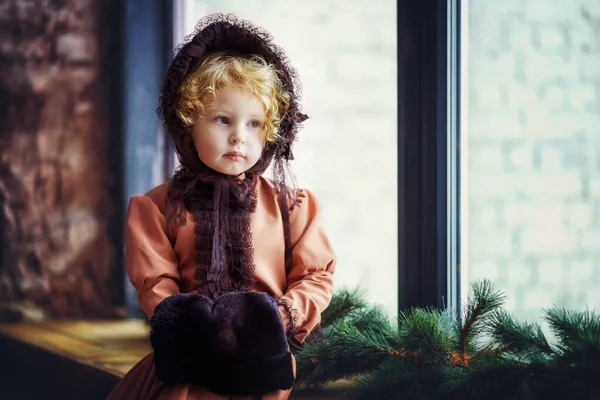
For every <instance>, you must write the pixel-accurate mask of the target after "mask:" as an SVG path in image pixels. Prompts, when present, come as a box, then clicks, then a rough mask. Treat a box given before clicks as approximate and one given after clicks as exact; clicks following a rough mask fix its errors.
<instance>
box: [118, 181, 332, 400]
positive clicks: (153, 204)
mask: <svg viewBox="0 0 600 400" xmlns="http://www.w3.org/2000/svg"><path fill="white" fill-rule="evenodd" d="M166 190H167V184H166V183H165V184H162V185H160V186H158V187H156V188H154V189H152V190H150V191H149V192H148V193H146V194H145V195H143V196H142V195H135V196H133V197H132V198H131V200H130V203H129V208H128V211H127V218H126V221H127V222H126V230H125V241H126V252H125V254H126V255H125V265H126V269H127V274H128V276H129V279H130V281H131V283H132V284H133V286H134V287H135V289H136V291H137V295H138V301H139V304H140V307H141V308H142V310H143V311H144V312H145V313H146V315H147V316H148V318H150V317H151V316H152V314H153V312H154V309H155V308H156V306H157V305H158V303H160V302H161V301H162V300H163V299H165V298H166V297H168V296H171V295H174V294H177V293H190V292H194V291H196V290H198V288H199V286H200V284H201V282H198V280H197V279H196V278H195V273H196V264H195V260H194V237H195V234H194V219H193V216H192V215H191V214H190V213H188V215H187V223H186V224H185V225H183V226H173V227H171V226H169V228H167V225H166V221H165V217H164V213H165V208H166V206H165V205H166ZM256 190H257V194H258V196H257V206H256V211H255V212H254V213H251V214H250V227H251V231H252V243H253V247H254V264H255V279H256V285H255V287H254V291H264V292H267V293H270V294H272V295H274V296H277V297H282V298H283V299H284V301H285V302H286V303H287V304H289V305H290V306H291V307H292V309H293V312H294V315H296V316H298V318H294V321H291V320H290V319H289V318H288V317H287V315H288V313H287V312H286V311H285V310H284V309H283V307H281V306H280V314H281V317H282V320H283V323H284V326H285V327H286V328H290V324H295V325H294V326H293V327H291V328H293V329H292V331H293V332H294V339H296V340H297V341H298V342H300V343H302V342H304V340H305V339H306V337H307V336H308V334H309V333H310V332H311V331H312V330H313V329H314V328H316V327H317V326H318V325H319V323H320V320H321V312H322V311H323V310H324V309H325V308H326V307H327V306H328V304H329V302H330V300H331V297H332V295H333V273H334V269H335V255H334V252H333V250H332V248H331V245H330V243H329V240H328V239H327V236H326V235H325V233H324V231H323V228H322V226H321V221H320V207H319V203H318V202H317V200H316V199H315V197H314V196H313V195H312V193H310V192H309V191H307V190H300V191H299V193H298V199H299V200H300V203H299V205H298V206H296V207H295V208H294V210H293V211H292V212H291V213H290V216H289V218H290V234H291V244H292V264H291V267H290V268H288V270H287V272H286V268H285V262H284V261H285V255H284V253H285V239H284V230H283V220H282V215H281V211H280V209H279V206H278V203H277V193H276V191H275V188H274V186H273V184H272V182H271V181H269V180H267V179H265V178H262V177H261V178H259V179H258V180H257V186H256ZM288 311H289V310H288ZM292 360H293V358H292ZM294 373H295V366H294ZM290 393H291V389H290V390H285V391H277V392H273V393H270V394H267V395H264V396H262V399H264V400H276V399H277V400H284V399H287V398H288V397H289V395H290ZM120 399H128V400H135V399H139V400H150V399H160V400H163V399H169V400H175V399H177V400H184V399H186V400H205V399H211V400H212V399H214V400H224V399H252V396H250V397H239V396H223V395H217V394H214V393H211V392H209V391H207V390H206V389H204V388H202V387H200V386H198V385H187V384H177V385H173V386H165V385H164V384H163V383H162V382H160V381H159V380H158V379H157V377H156V374H155V372H154V359H153V355H152V354H149V355H148V356H146V357H145V358H144V359H142V360H141V361H140V362H139V363H138V364H136V365H135V366H134V367H133V368H132V369H131V370H130V371H129V372H128V373H127V374H126V375H125V376H124V377H123V378H122V379H121V381H120V382H119V383H118V384H117V386H116V387H115V388H114V389H113V391H112V392H111V393H110V395H109V397H108V399H107V400H120Z"/></svg>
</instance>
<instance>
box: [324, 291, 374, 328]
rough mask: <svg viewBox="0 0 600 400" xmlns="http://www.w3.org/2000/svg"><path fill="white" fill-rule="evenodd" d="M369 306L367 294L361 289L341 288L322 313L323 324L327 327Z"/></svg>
mask: <svg viewBox="0 0 600 400" xmlns="http://www.w3.org/2000/svg"><path fill="white" fill-rule="evenodd" d="M367 306H368V304H367V301H366V300H365V294H364V293H363V292H361V291H360V290H358V289H355V290H347V289H342V290H339V291H338V292H336V293H335V294H334V295H333V297H332V299H331V302H330V303H329V306H328V307H327V308H326V309H325V311H323V313H322V314H321V325H322V326H323V327H327V326H329V325H331V324H333V323H335V322H336V321H339V320H341V319H343V318H345V317H347V316H348V315H350V314H351V313H352V312H355V311H357V310H362V309H364V308H366V307H367Z"/></svg>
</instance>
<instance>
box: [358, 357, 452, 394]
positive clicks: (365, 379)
mask: <svg viewBox="0 0 600 400" xmlns="http://www.w3.org/2000/svg"><path fill="white" fill-rule="evenodd" d="M441 382H442V377H441V374H440V370H439V369H438V368H436V367H435V366H434V365H433V364H432V365H428V366H424V367H423V366H421V367H418V366H416V365H415V364H414V363H412V362H411V361H410V360H409V359H407V358H399V357H395V358H392V359H390V360H388V361H386V362H385V363H383V364H381V365H380V366H378V367H377V368H374V369H373V370H372V371H371V372H370V373H369V374H366V375H363V376H360V377H358V378H357V379H356V384H357V388H356V390H355V391H354V393H352V396H351V398H353V399H358V400H374V399H377V400H404V399H406V400H437V399H440V400H441V397H439V396H438V389H437V388H438V387H439V385H440V384H441Z"/></svg>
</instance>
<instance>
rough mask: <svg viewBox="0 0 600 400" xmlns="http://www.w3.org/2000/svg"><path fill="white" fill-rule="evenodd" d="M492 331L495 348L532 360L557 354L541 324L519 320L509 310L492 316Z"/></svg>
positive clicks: (500, 311)
mask: <svg viewBox="0 0 600 400" xmlns="http://www.w3.org/2000/svg"><path fill="white" fill-rule="evenodd" d="M490 333H491V335H492V339H493V342H494V345H495V348H496V349H497V350H499V351H501V352H507V353H510V354H513V355H516V356H521V357H524V358H527V359H530V360H533V359H538V358H539V356H540V352H541V353H542V354H543V355H545V356H552V355H554V354H555V351H554V349H553V348H552V346H550V344H549V343H548V340H547V339H546V336H545V335H544V332H543V331H542V328H541V326H540V325H539V324H531V323H528V322H517V321H516V320H515V319H514V318H513V317H512V316H511V315H510V314H509V313H508V312H506V311H504V310H499V311H497V312H496V313H494V315H493V316H492V318H491V321H490Z"/></svg>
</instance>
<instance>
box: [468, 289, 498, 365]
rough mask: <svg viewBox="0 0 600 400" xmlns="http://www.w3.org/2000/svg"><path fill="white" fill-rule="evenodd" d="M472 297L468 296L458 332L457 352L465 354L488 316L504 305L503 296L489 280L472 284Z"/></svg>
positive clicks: (481, 329) (480, 331)
mask: <svg viewBox="0 0 600 400" xmlns="http://www.w3.org/2000/svg"><path fill="white" fill-rule="evenodd" d="M472 291H473V295H472V296H469V298H468V300H467V306H466V310H465V318H464V324H463V326H462V328H461V329H460V332H459V335H458V336H459V338H458V352H459V353H460V354H466V350H467V347H468V345H469V343H470V342H471V341H472V340H473V339H474V338H475V337H476V336H477V335H478V334H480V333H482V331H483V330H484V329H483V328H484V327H485V324H486V322H488V320H489V318H490V315H492V313H493V312H494V311H496V310H498V309H499V308H500V307H502V305H503V304H504V300H505V296H504V294H502V293H501V292H499V291H496V290H494V287H493V285H492V283H491V282H490V281H489V280H484V281H482V282H478V283H474V284H473V285H472Z"/></svg>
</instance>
